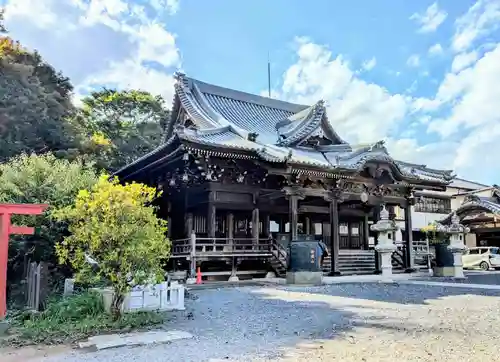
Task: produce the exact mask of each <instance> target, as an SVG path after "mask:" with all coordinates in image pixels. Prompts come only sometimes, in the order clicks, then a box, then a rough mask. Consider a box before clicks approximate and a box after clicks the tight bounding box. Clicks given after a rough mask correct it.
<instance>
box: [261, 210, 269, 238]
mask: <svg viewBox="0 0 500 362" xmlns="http://www.w3.org/2000/svg"><path fill="white" fill-rule="evenodd" d="M262 233H263V234H264V237H266V238H269V236H270V235H271V215H269V213H268V212H267V213H266V214H265V215H264V219H263V220H262Z"/></svg>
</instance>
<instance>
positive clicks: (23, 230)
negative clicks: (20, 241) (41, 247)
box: [9, 226, 35, 235]
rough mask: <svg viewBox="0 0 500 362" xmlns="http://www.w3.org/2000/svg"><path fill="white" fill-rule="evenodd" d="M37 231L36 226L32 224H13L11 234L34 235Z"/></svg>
mask: <svg viewBox="0 0 500 362" xmlns="http://www.w3.org/2000/svg"><path fill="white" fill-rule="evenodd" d="M34 233H35V228H34V227H31V226H11V227H10V230H9V234H16V235H33V234H34Z"/></svg>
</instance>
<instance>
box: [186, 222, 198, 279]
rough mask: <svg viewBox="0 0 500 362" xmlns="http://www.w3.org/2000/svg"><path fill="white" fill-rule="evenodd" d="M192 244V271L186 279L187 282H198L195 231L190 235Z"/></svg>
mask: <svg viewBox="0 0 500 362" xmlns="http://www.w3.org/2000/svg"><path fill="white" fill-rule="evenodd" d="M189 241H190V245H191V253H190V258H191V263H190V269H191V270H190V271H189V277H188V278H187V280H186V284H195V283H196V233H195V232H194V231H192V232H191V237H190V240H189Z"/></svg>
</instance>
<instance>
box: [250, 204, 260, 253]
mask: <svg viewBox="0 0 500 362" xmlns="http://www.w3.org/2000/svg"><path fill="white" fill-rule="evenodd" d="M259 226H260V222H259V209H258V208H257V207H256V208H254V209H253V210H252V243H253V244H254V245H258V244H259Z"/></svg>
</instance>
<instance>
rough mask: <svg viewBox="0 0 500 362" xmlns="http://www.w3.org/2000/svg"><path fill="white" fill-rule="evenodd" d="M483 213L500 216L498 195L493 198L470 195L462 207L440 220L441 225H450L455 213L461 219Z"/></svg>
mask: <svg viewBox="0 0 500 362" xmlns="http://www.w3.org/2000/svg"><path fill="white" fill-rule="evenodd" d="M482 212H486V213H491V214H494V215H500V199H499V197H498V195H495V194H494V195H493V196H492V197H485V196H476V195H469V196H467V197H466V198H465V200H464V202H463V204H462V205H460V206H459V207H458V208H457V209H456V210H455V211H453V212H451V213H450V214H448V215H447V216H446V217H445V218H443V219H442V220H440V221H439V223H441V224H448V223H450V221H451V218H452V216H453V214H455V213H456V214H457V215H458V216H459V217H460V219H463V218H464V217H467V216H475V215H477V214H479V213H482Z"/></svg>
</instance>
